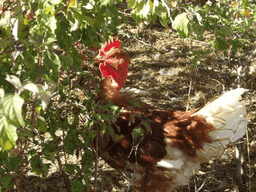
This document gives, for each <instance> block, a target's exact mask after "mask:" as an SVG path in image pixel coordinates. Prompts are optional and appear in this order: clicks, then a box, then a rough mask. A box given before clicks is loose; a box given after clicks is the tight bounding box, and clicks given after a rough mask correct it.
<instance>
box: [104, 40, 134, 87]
mask: <svg viewBox="0 0 256 192" xmlns="http://www.w3.org/2000/svg"><path fill="white" fill-rule="evenodd" d="M99 56H101V57H102V59H101V60H100V66H99V68H100V72H101V75H102V76H103V77H104V78H110V79H111V81H112V85H113V86H117V89H118V90H119V89H121V88H122V87H123V86H124V83H125V81H126V78H127V74H128V67H129V65H130V63H131V61H130V57H129V55H127V54H126V53H125V52H124V51H122V50H121V41H119V40H118V39H117V38H114V37H113V38H111V39H110V40H109V41H108V42H107V43H106V44H105V46H103V47H102V48H101V49H100V50H99Z"/></svg>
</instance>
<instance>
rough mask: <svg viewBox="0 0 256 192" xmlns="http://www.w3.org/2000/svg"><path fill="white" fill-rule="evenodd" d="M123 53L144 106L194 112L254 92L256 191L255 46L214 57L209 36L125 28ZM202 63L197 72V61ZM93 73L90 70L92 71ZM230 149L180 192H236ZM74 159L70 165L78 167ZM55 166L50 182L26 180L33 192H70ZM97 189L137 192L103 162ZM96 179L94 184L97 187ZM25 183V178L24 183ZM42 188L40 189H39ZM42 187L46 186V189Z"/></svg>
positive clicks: (250, 173) (250, 156)
mask: <svg viewBox="0 0 256 192" xmlns="http://www.w3.org/2000/svg"><path fill="white" fill-rule="evenodd" d="M122 30H123V32H122V35H119V38H120V40H121V41H122V42H123V49H124V50H125V51H126V52H127V53H128V54H129V55H130V57H131V66H130V68H129V74H128V78H127V82H126V84H125V87H130V88H137V89H140V90H144V91H147V92H148V95H146V96H144V97H139V99H140V100H142V101H144V102H146V103H148V104H150V105H152V106H154V107H156V108H165V109H170V110H191V109H195V108H201V107H203V106H204V105H205V104H206V103H208V102H210V101H212V100H213V99H214V98H216V97H217V96H219V95H221V94H222V93H223V91H226V90H230V89H233V88H236V87H238V86H241V87H244V88H247V89H249V92H248V93H247V94H245V96H244V98H243V99H244V101H245V103H246V108H247V112H248V115H247V118H248V129H247V135H246V136H245V137H244V138H243V140H242V141H243V144H244V153H245V165H246V170H245V172H246V173H245V175H246V181H245V182H246V186H247V188H248V189H250V191H256V176H255V175H254V174H255V173H256V138H255V135H256V129H255V125H256V116H255V115H256V95H255V92H256V91H255V90H256V82H255V80H256V79H255V75H256V59H254V55H253V51H254V49H253V47H255V44H253V43H252V44H251V45H249V46H248V47H246V48H245V49H244V50H243V51H241V52H239V53H237V54H236V55H235V56H233V55H231V53H230V50H227V51H226V53H224V52H219V53H217V54H216V53H215V52H214V50H213V49H212V47H211V45H209V44H208V43H207V42H208V40H209V39H210V38H213V36H212V35H211V34H207V33H206V34H205V36H204V39H203V40H202V41H196V40H191V39H181V38H179V37H178V36H177V35H176V34H175V32H173V31H172V30H171V29H165V28H162V27H160V26H155V25H143V26H140V27H136V26H133V25H128V24H125V25H123V26H122ZM203 48H204V49H205V50H206V49H209V50H210V52H211V53H210V54H208V55H206V57H205V58H203V56H202V55H201V54H200V51H202V50H203ZM192 51H198V53H197V54H194V56H195V58H196V59H198V60H200V61H201V63H200V65H198V66H195V67H193V64H194V62H195V58H192V55H193V53H192ZM88 69H89V68H88ZM234 149H235V148H234V146H229V147H228V148H227V152H226V153H225V154H224V155H223V157H222V158H219V159H215V160H211V161H210V162H208V163H204V164H202V168H201V170H200V171H199V172H197V173H196V174H195V176H194V177H193V178H192V179H191V183H190V185H189V186H184V187H181V189H179V190H177V192H182V191H183V192H193V191H202V192H218V191H219V192H221V191H225V192H231V191H234V189H235V178H234V175H235V167H236V163H235V150H234ZM73 158H74V157H70V160H71V161H73V162H74V161H75V160H74V159H73ZM58 171H59V170H58V168H56V167H55V165H52V171H51V176H49V177H48V178H47V179H46V180H44V181H42V180H38V179H35V180H34V181H33V178H32V177H30V178H29V179H27V184H28V185H33V186H31V189H33V190H32V191H66V190H65V188H64V184H63V183H64V181H63V178H62V177H61V175H60V174H59V172H58ZM98 175H99V177H98V178H97V180H98V184H99V185H100V186H101V188H102V191H106V189H109V191H113V192H114V191H119V192H122V191H133V190H132V188H130V187H129V183H128V181H127V180H125V178H124V177H123V176H122V173H120V172H118V171H116V170H114V169H113V168H111V167H109V166H108V165H107V164H105V163H104V161H103V160H100V162H99V173H98ZM94 180H95V178H93V177H92V178H91V182H92V184H93V183H94ZM25 181H26V178H25ZM39 186H40V187H39ZM42 186H44V187H43V188H42Z"/></svg>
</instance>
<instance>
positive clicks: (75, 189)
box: [71, 179, 84, 192]
mask: <svg viewBox="0 0 256 192" xmlns="http://www.w3.org/2000/svg"><path fill="white" fill-rule="evenodd" d="M83 189H84V185H83V184H82V183H81V181H79V180H78V179H73V181H72V184H71V190H72V192H80V191H84V190H83Z"/></svg>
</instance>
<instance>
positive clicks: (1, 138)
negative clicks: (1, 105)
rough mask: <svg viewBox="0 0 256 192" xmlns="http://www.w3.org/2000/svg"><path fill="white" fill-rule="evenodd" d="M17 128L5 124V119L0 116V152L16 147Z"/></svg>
mask: <svg viewBox="0 0 256 192" xmlns="http://www.w3.org/2000/svg"><path fill="white" fill-rule="evenodd" d="M16 130H17V127H15V126H14V125H12V124H9V123H8V122H7V118H6V117H5V116H3V115H0V151H2V150H4V151H5V150H9V149H11V148H13V147H16V140H17V139H18V135H17V133H16Z"/></svg>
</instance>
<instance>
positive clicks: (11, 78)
mask: <svg viewBox="0 0 256 192" xmlns="http://www.w3.org/2000/svg"><path fill="white" fill-rule="evenodd" d="M5 80H6V81H8V82H9V83H11V84H12V85H13V86H14V87H15V88H16V89H21V82H20V79H19V78H18V77H17V76H15V75H8V74H7V75H6V78H5Z"/></svg>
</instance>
